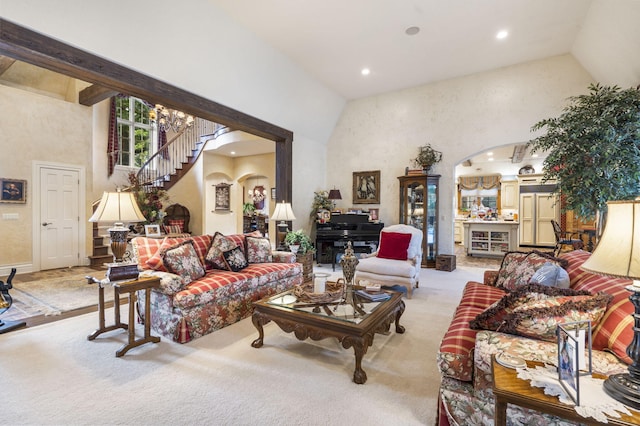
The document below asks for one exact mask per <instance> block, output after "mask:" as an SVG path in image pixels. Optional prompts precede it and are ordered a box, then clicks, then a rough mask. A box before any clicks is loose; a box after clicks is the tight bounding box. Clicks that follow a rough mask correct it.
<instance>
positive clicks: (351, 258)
mask: <svg viewBox="0 0 640 426" xmlns="http://www.w3.org/2000/svg"><path fill="white" fill-rule="evenodd" d="M358 263H359V261H358V258H357V257H356V256H355V254H354V252H353V248H352V247H351V241H348V242H347V248H346V249H345V250H344V256H342V259H340V266H342V274H343V275H344V302H345V304H347V305H351V306H353V307H354V314H355V312H357V306H356V303H355V300H354V297H353V277H354V275H355V274H356V265H357V264H358Z"/></svg>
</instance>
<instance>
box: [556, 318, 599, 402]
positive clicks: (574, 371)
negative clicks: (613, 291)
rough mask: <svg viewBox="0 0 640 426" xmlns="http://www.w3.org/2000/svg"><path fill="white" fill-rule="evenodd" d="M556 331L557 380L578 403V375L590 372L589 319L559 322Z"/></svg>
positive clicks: (589, 373)
mask: <svg viewBox="0 0 640 426" xmlns="http://www.w3.org/2000/svg"><path fill="white" fill-rule="evenodd" d="M556 332H557V335H558V381H559V382H560V384H561V385H562V388H563V389H564V390H565V392H566V393H567V395H569V397H570V398H571V399H572V400H573V402H574V403H575V404H576V405H580V376H586V375H591V373H592V368H591V321H578V322H570V323H564V324H559V325H558V328H557V331H556ZM585 339H586V341H587V342H588V344H585V343H586V342H585Z"/></svg>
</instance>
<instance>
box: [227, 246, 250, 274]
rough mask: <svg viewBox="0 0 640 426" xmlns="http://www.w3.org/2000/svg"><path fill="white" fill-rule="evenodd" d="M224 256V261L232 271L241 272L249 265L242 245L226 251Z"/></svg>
mask: <svg viewBox="0 0 640 426" xmlns="http://www.w3.org/2000/svg"><path fill="white" fill-rule="evenodd" d="M223 256H224V261H225V262H226V264H227V269H229V270H230V271H233V272H240V271H242V270H243V269H244V268H246V267H247V266H249V264H248V263H247V259H246V258H245V257H244V252H243V251H242V249H241V248H240V247H236V248H234V249H231V250H228V251H225V252H224V253H223Z"/></svg>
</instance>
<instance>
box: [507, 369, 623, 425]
mask: <svg viewBox="0 0 640 426" xmlns="http://www.w3.org/2000/svg"><path fill="white" fill-rule="evenodd" d="M517 372H518V378H519V379H523V380H527V381H529V382H530V383H531V386H535V387H537V388H544V393H545V395H551V396H557V397H558V398H559V399H560V402H561V403H563V404H566V405H574V409H575V410H576V413H578V414H580V415H581V416H582V417H585V418H586V417H593V418H594V419H596V420H597V421H599V422H601V423H608V422H607V417H606V416H609V417H613V418H620V414H619V413H623V414H627V415H631V412H630V411H629V410H628V409H627V407H626V406H625V405H624V404H622V403H621V402H619V401H616V400H615V399H613V398H611V397H610V396H609V395H607V393H606V392H605V391H604V388H603V387H602V384H603V383H604V380H602V379H596V378H593V377H590V376H580V405H579V406H575V404H574V402H573V400H572V399H571V397H569V395H567V392H565V390H564V388H563V387H562V385H561V384H560V382H559V381H558V372H557V370H556V367H555V366H553V365H546V366H544V367H541V366H536V367H524V368H518V369H517Z"/></svg>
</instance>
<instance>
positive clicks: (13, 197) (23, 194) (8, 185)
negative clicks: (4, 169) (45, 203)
mask: <svg viewBox="0 0 640 426" xmlns="http://www.w3.org/2000/svg"><path fill="white" fill-rule="evenodd" d="M0 188H2V196H1V197H0V202H2V203H21V204H24V203H26V202H27V181H26V180H21V179H5V178H0Z"/></svg>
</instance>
